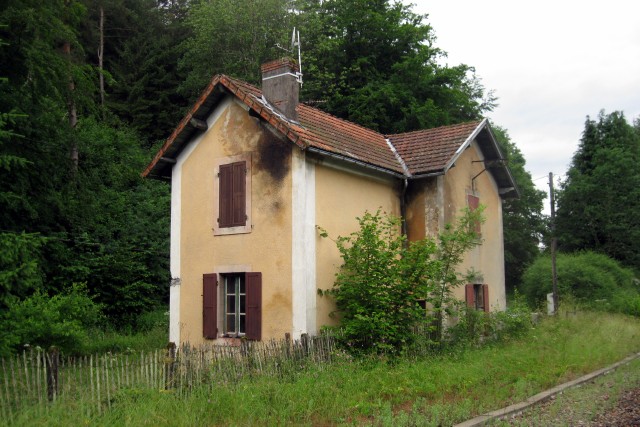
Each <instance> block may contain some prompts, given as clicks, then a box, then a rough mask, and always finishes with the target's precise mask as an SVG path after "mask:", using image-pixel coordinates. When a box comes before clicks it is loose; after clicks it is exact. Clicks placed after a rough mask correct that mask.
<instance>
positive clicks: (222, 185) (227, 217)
mask: <svg viewBox="0 0 640 427" xmlns="http://www.w3.org/2000/svg"><path fill="white" fill-rule="evenodd" d="M218 192H219V194H220V200H219V202H218V212H219V217H218V226H220V227H231V224H232V222H233V167H232V165H231V164H228V165H220V172H219V175H218Z"/></svg>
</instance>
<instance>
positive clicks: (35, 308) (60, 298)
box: [0, 284, 102, 355]
mask: <svg viewBox="0 0 640 427" xmlns="http://www.w3.org/2000/svg"><path fill="white" fill-rule="evenodd" d="M101 320H102V312H101V307H100V305H98V304H96V303H95V302H93V300H92V299H91V298H90V297H89V296H88V295H87V289H86V287H85V286H84V285H79V284H74V285H73V286H72V287H71V288H70V289H68V290H67V291H65V292H62V293H59V294H57V295H54V296H53V297H50V296H48V295H47V294H46V293H45V292H43V291H40V290H38V291H36V292H35V293H34V294H33V295H31V296H30V297H28V298H25V299H24V300H22V301H15V302H13V303H12V304H11V305H10V306H9V310H8V312H7V313H6V315H5V316H4V319H3V322H2V323H3V325H2V326H3V329H4V331H5V333H6V338H7V341H8V343H9V345H7V346H6V347H5V348H3V349H0V350H2V351H3V352H4V353H5V354H4V355H6V353H7V352H8V351H11V350H13V351H16V350H19V349H20V348H23V347H25V346H38V347H41V348H44V349H47V348H49V347H51V346H55V347H57V348H59V349H60V350H62V351H63V352H65V353H68V354H69V353H79V352H82V350H83V348H84V347H85V346H86V344H87V341H88V330H89V329H91V328H95V327H96V326H97V325H98V324H99V323H100V321H101ZM7 331H10V332H9V333H7Z"/></svg>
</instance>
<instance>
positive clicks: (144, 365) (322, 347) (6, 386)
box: [0, 335, 336, 423]
mask: <svg viewBox="0 0 640 427" xmlns="http://www.w3.org/2000/svg"><path fill="white" fill-rule="evenodd" d="M335 354H336V342H335V339H334V338H333V337H331V336H324V335H323V336H316V337H308V336H303V337H302V339H301V340H296V341H293V340H289V339H285V340H281V341H267V342H253V341H244V340H243V341H241V342H240V344H239V345H216V346H203V347H198V348H194V347H189V346H184V347H181V348H180V349H176V348H175V346H173V344H170V345H169V346H167V349H166V350H155V351H148V352H144V351H142V352H139V353H135V354H110V353H108V354H102V355H91V356H82V357H71V356H68V357H65V356H63V355H61V354H60V353H59V352H57V351H56V350H53V351H49V352H45V351H42V350H30V351H25V352H23V353H22V354H21V355H17V356H14V357H11V358H7V359H0V416H2V417H3V420H5V421H8V422H9V423H11V420H13V419H15V417H16V416H18V415H19V413H20V412H21V411H23V410H32V411H36V412H38V413H39V412H43V411H47V409H48V408H49V407H51V406H52V405H55V404H56V403H57V402H60V401H73V402H74V405H76V406H78V407H80V408H81V409H82V411H83V413H85V414H86V415H87V416H91V415H92V414H95V413H101V412H102V411H105V410H108V409H109V408H110V407H111V405H112V403H113V402H114V400H117V398H118V394H119V393H122V392H126V390H145V389H147V390H148V389H152V390H166V391H168V392H171V393H175V394H176V395H178V396H184V395H187V394H189V393H191V392H192V391H193V390H206V389H207V388H213V387H216V386H217V385H220V384H228V383H233V382H237V381H238V380H240V379H242V378H247V377H251V376H260V375H272V376H281V377H288V376H290V375H293V374H295V372H296V371H299V370H301V369H304V368H305V367H306V366H308V365H309V364H313V365H315V366H320V367H322V366H323V365H325V364H326V363H327V362H331V361H332V360H333V359H334V357H335Z"/></svg>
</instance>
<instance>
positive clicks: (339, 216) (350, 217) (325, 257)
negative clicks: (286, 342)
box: [315, 163, 400, 326]
mask: <svg viewBox="0 0 640 427" xmlns="http://www.w3.org/2000/svg"><path fill="white" fill-rule="evenodd" d="M347 167H350V168H354V167H353V166H347ZM315 173H316V223H317V225H319V226H320V227H322V228H324V229H325V230H327V232H328V234H329V236H330V237H331V238H333V239H335V238H336V237H338V236H348V235H349V234H351V233H353V232H354V231H357V230H358V221H357V220H356V218H357V217H361V216H362V215H363V214H364V213H365V211H369V212H372V213H375V212H376V211H377V210H378V209H381V210H382V211H383V212H387V213H390V214H393V215H396V216H399V215H400V200H399V198H398V188H397V186H398V183H397V182H395V183H394V182H393V181H392V180H391V179H389V178H386V177H378V176H375V175H371V173H366V174H356V173H353V172H348V171H345V170H344V169H342V168H336V167H332V166H330V165H328V164H322V163H319V164H317V165H316V170H315ZM341 264H342V258H340V253H339V252H338V249H337V248H336V244H335V242H334V241H332V240H331V239H328V238H321V237H320V236H319V234H317V235H316V267H317V268H316V283H317V287H318V288H319V289H330V288H331V287H332V286H333V283H334V282H335V274H336V273H337V271H338V269H339V267H340V265H341ZM316 304H317V324H318V326H321V325H329V324H335V323H336V322H337V319H335V318H333V319H332V318H330V317H329V313H331V312H332V311H333V310H335V306H334V303H333V301H332V299H331V297H328V296H318V297H317V301H316Z"/></svg>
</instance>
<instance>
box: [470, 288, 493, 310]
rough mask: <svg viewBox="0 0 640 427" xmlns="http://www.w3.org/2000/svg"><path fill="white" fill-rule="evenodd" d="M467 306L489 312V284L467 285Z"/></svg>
mask: <svg viewBox="0 0 640 427" xmlns="http://www.w3.org/2000/svg"><path fill="white" fill-rule="evenodd" d="M464 296H465V301H466V303H467V307H469V308H473V309H475V310H481V311H485V312H487V313H488V312H489V285H486V284H475V285H466V286H465V288H464Z"/></svg>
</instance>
